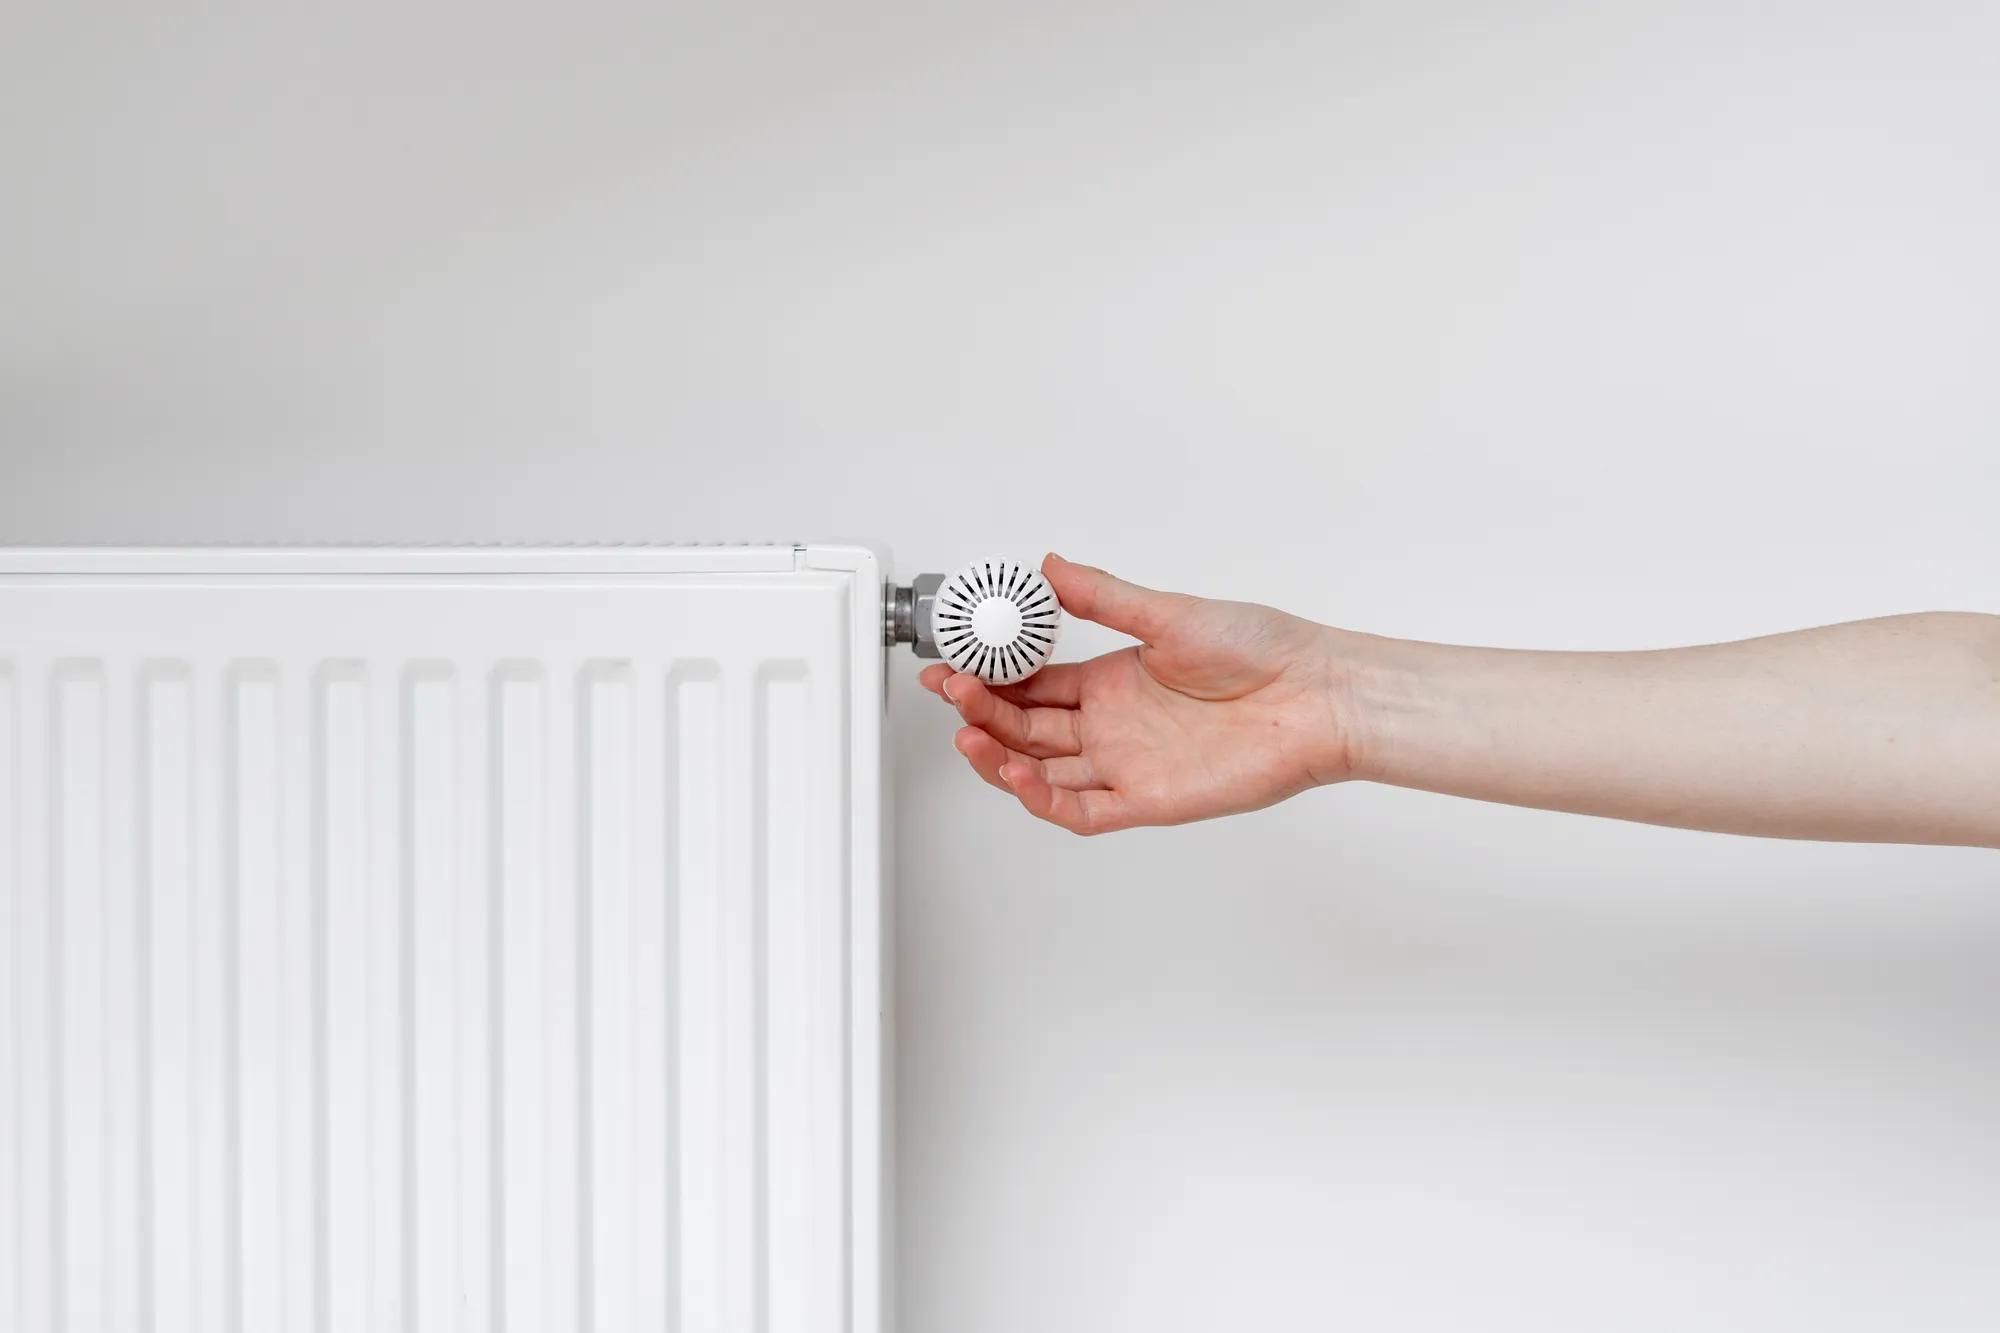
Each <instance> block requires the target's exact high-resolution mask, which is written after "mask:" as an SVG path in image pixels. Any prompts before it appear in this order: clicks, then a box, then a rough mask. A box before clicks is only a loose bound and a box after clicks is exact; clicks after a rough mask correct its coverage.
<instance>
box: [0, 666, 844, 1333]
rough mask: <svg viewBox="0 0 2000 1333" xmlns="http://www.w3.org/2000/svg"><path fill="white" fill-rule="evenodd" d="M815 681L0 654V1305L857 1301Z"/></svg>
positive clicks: (746, 1315)
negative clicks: (1, 977) (6, 657)
mask: <svg viewBox="0 0 2000 1333" xmlns="http://www.w3.org/2000/svg"><path fill="white" fill-rule="evenodd" d="M842 691H843V682H841V681H840V680H838V679H829V678H828V673H827V672H825V671H824V670H822V669H820V667H819V664H818V663H816V662H810V661H808V660H806V659H804V658H790V657H782V656H780V657H770V658H762V659H747V660H746V659H743V658H740V657H738V658H729V659H723V658H682V659H676V660H668V659H660V660H638V659H632V658H613V657H604V658H587V659H579V660H572V661H561V662H557V661H548V660H541V659H536V660H526V659H509V658H498V659H493V660H486V661H481V660H472V659H460V658H443V657H439V658H420V659H414V660H405V659H371V658H364V657H342V658H299V659H294V658H284V657H273V658H231V659H220V660H217V659H209V660H196V659H189V658H175V657H147V656H139V655H133V656H128V657H105V658H78V657H70V658H56V659H46V660H28V659H16V660H12V661H0V967H4V969H5V972H6V978H5V984H4V985H0V1327H5V1328H21V1329H36V1330H42V1329H46V1330H51V1331H52V1333H85V1331H89V1333H95V1331H96V1330H116V1331H117V1333H127V1331H128V1330H149V1331H157V1333H195V1331H197V1330H199V1331H201V1333H208V1331H210V1330H230V1331H232V1333H285V1331H297V1333H308V1331H310V1333H349V1331H359V1330H369V1331H370V1333H374V1331H376V1330H403V1329H408V1330H423V1331H424V1333H430V1331H431V1330H440V1331H451V1333H492V1331H495V1330H501V1331H508V1330H511V1331H516V1333H539V1331H540V1330H548V1329H582V1330H593V1329H595V1330H605V1331H606V1333H624V1331H625V1330H634V1329H646V1330H671V1331H672V1333H841V1331H842V1330H846V1329H848V1328H850V1310H851V1308H852V1305H853V1301H854V1293H853V1291H852V1290H850V1286H851V1278H850V1264H851V1259H852V1252H853V1244H852V1236H851V1234H850V1229H851V1226H852V1217H853V1213H852V1211H851V1210H852V1207H853V1202H852V1197H851V1188H850V1185H851V1182H850V1177H849V1171H850V1167H849V1162H848V1154H849V1151H850V1133H851V1131H852V1122H851V1120H850V1116H849V1111H848V1109H847V1108H848V1106H849V1100H850V1096H851V1093H852V1086H851V1079H852V1071H851V1070H850V1068H849V1065H848V1060H849V1054H848V1052H849V1045H848V1040H849V1038H848V1023H849V1019H850V1015H849V1012H848V1009H849V1003H848V999H847V996H848V995H849V993H850V981H851V977H850V975H849V962H848V959H849V956H850V941H849V938H848V931H849V924H848V911H849V909H848V901H847V894H848V887H849V886H848V883H847V877H846V876H847V872H846V869H845V861H844V858H845V855H846V848H847V842H846V839H847V833H846V821H847V820H848V818H849V815H850V811H849V809H848V807H847V804H846V799H847V798H846V797H844V796H843V795H842V788H841V787H840V784H839V783H837V782H832V781H828V780H827V778H828V772H827V765H828V763H829V761H830V760H831V761H833V762H840V760H841V756H842V755H843V753H844V749H845V746H846V744H847V733H846V722H845V713H844V707H843V698H844V695H843V692H842Z"/></svg>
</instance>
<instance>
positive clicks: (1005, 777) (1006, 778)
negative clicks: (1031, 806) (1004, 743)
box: [1000, 764, 1022, 787]
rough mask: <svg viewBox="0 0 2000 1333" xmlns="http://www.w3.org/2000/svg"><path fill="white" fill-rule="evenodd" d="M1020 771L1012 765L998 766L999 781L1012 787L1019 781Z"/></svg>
mask: <svg viewBox="0 0 2000 1333" xmlns="http://www.w3.org/2000/svg"><path fill="white" fill-rule="evenodd" d="M1021 776H1022V774H1021V771H1020V769H1019V768H1017V767H1016V766H1015V765H1013V764H1002V765H1000V780H1001V781H1002V782H1004V783H1006V784H1007V785H1008V786H1010V787H1012V786H1014V785H1015V784H1016V783H1018V782H1019V781H1020V780H1021Z"/></svg>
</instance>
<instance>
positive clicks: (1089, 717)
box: [921, 555, 1350, 834]
mask: <svg viewBox="0 0 2000 1333" xmlns="http://www.w3.org/2000/svg"><path fill="white" fill-rule="evenodd" d="M1042 573H1043V574H1045V575H1047V576H1048V580H1049V582H1050V583H1051V584H1053V585H1054V587H1055V590H1056V596H1057V597H1058V598H1059V599H1060V600H1061V601H1062V604H1063V609H1064V610H1066V611H1068V612H1069V613H1070V614H1071V615H1073V616H1079V617H1081V618H1083V619H1085V620H1094V621H1096V622H1097V623H1098V624H1100V625H1105V626H1108V627H1110V628H1111V629H1115V630H1118V631H1120V632H1122V633H1125V634H1129V635H1131V636H1132V637H1134V638H1136V639H1138V640H1140V644H1139V646H1138V647H1135V648H1125V649H1121V650H1119V651H1117V652H1112V653H1106V654H1104V655H1103V656H1102V657H1096V658H1092V659H1091V660H1090V661H1088V662H1073V663H1062V664H1058V665H1055V666H1049V667H1045V668H1043V669H1042V671H1041V672H1040V673H1039V674H1037V675H1035V676H1032V677H1030V678H1029V679H1028V680H1026V681H1024V682H1022V683H1021V684H1019V685H1003V686H992V685H988V684H986V683H985V682H984V681H982V680H980V679H979V678H978V677H977V676H972V675H966V674H964V673H956V674H955V673H954V672H953V671H952V669H951V668H950V667H949V666H946V665H944V664H943V663H938V664H936V665H934V666H929V667H926V668H924V671H923V675H922V677H921V680H922V682H923V685H924V688H925V689H928V690H930V691H931V692H932V693H933V694H937V695H940V696H941V697H943V698H945V699H947V700H949V701H950V702H951V703H952V704H954V705H955V706H956V707H957V708H958V712H959V716H960V717H962V718H963V719H964V720H965V722H966V726H965V727H963V728H962V729H961V730H960V731H959V733H958V738H957V745H958V750H959V753H961V754H963V755H964V756H965V758H966V760H967V762H969V763H970V764H971V765H972V767H973V769H974V770H975V771H977V772H978V774H979V776H980V777H982V778H984V779H986V781H988V782H990V783H992V784H993V785H994V786H995V787H998V788H1000V789H1001V790H1002V791H1011V792H1012V793H1013V794H1014V795H1015V796H1016V797H1018V798H1019V799H1020V802H1021V804H1022V805H1023V806H1025V807H1027V810H1028V812H1029V813H1030V814H1033V815H1036V816H1039V817H1040V818H1042V819H1046V820H1048V821H1049V822H1050V823H1053V824H1059V825H1061V826H1062V827H1064V828H1066V829H1068V830H1070V831H1071V832H1073V833H1085V834H1089V833H1108V832H1110V831H1112V830H1114V829H1122V828H1131V827H1134V826H1136V825H1142V824H1183V823H1187V822H1188V821H1190V820H1195V819H1207V818H1210V817H1212V816H1215V815H1227V814H1235V813H1238V812H1240V811H1244V810H1255V809H1259V808H1261V807H1263V806H1267V805H1272V804H1275V803H1276V802H1278V801H1282V800H1284V799H1285V798H1286V797H1288V796H1292V795H1295V794H1296V793H1298V792H1300V791H1303V790H1305V789H1306V788H1307V787H1312V786H1317V785H1319V784H1322V783H1327V782H1337V781H1339V780H1341V779H1342V778H1345V777H1347V776H1349V773H1350V764H1349V749H1350V738H1349V736H1348V734H1347V728H1346V727H1345V726H1344V725H1343V712H1344V708H1343V703H1342V699H1343V695H1344V693H1345V690H1344V683H1343V681H1342V680H1341V679H1339V675H1340V673H1339V671H1338V669H1337V667H1336V665H1335V662H1336V658H1335V655H1334V653H1333V652H1332V651H1331V649H1330V644H1329V636H1330V634H1331V631H1329V630H1328V629H1327V628H1326V627H1324V626H1322V625H1316V624H1314V623H1313V622H1311V621H1309V620H1301V619H1299V618H1298V617H1296V616H1289V615H1286V614H1285V613H1284V612H1282V611H1274V610H1272V609H1271V608H1270V607H1267V606H1253V605H1250V604H1248V603H1245V602H1212V601H1208V600H1205V599H1203V598H1200V597H1189V596H1186V595H1184V594H1180V593H1168V592H1155V591H1153V590H1152V589H1150V588H1141V587H1138V586H1137V585H1135V584H1131V583H1126V582H1124V581H1123V580H1121V579H1116V578H1113V577H1112V576H1111V575H1109V574H1107V573H1105V572H1104V571H1103V570H1101V569H1093V568H1091V567H1090V566H1088V565H1075V564H1071V563H1070V562H1069V561H1067V560H1064V559H1063V558H1061V557H1060V556H1056V555H1051V556H1049V557H1048V559H1046V560H1044V561H1043V562H1042Z"/></svg>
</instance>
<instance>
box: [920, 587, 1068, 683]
mask: <svg viewBox="0 0 2000 1333" xmlns="http://www.w3.org/2000/svg"><path fill="white" fill-rule="evenodd" d="M1061 628H1062V606H1061V604H1060V603H1058V602H1057V601H1056V590H1055V589H1054V588H1051V587H1050V586H1049V581H1048V580H1047V579H1045V578H1043V577H1042V571H1041V570H1039V569H1036V568H1035V567H1034V566H1033V565H1024V564H1022V563H1021V562H1020V561H1018V560H1007V559H1000V558H996V559H990V560H975V561H973V562H972V563H971V564H969V565H967V566H966V567H965V568H964V569H961V570H959V571H958V572H957V573H956V574H953V575H952V576H951V577H950V578H948V579H946V580H945V581H944V582H943V583H942V584H941V585H940V586H939V587H938V590H937V599H936V600H935V601H934V602H932V603H931V636H932V638H933V639H934V640H935V641H936V643H937V648H938V653H939V654H940V655H941V656H942V657H943V658H944V660H945V661H947V662H949V663H951V664H952V666H953V667H954V668H955V669H957V670H959V671H965V672H970V673H971V674H972V675H975V676H977V677H979V678H980V679H981V680H984V681H987V682H989V683H991V684H994V685H1012V684H1013V683H1014V682H1015V681H1017V680H1026V679H1027V678H1028V677H1030V676H1032V675H1034V674H1035V673H1036V672H1037V671H1040V670H1041V669H1042V667H1043V666H1044V665H1046V664H1047V662H1048V660H1049V655H1050V654H1052V653H1053V652H1055V650H1056V635H1057V633H1058V631H1060V630H1061Z"/></svg>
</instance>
